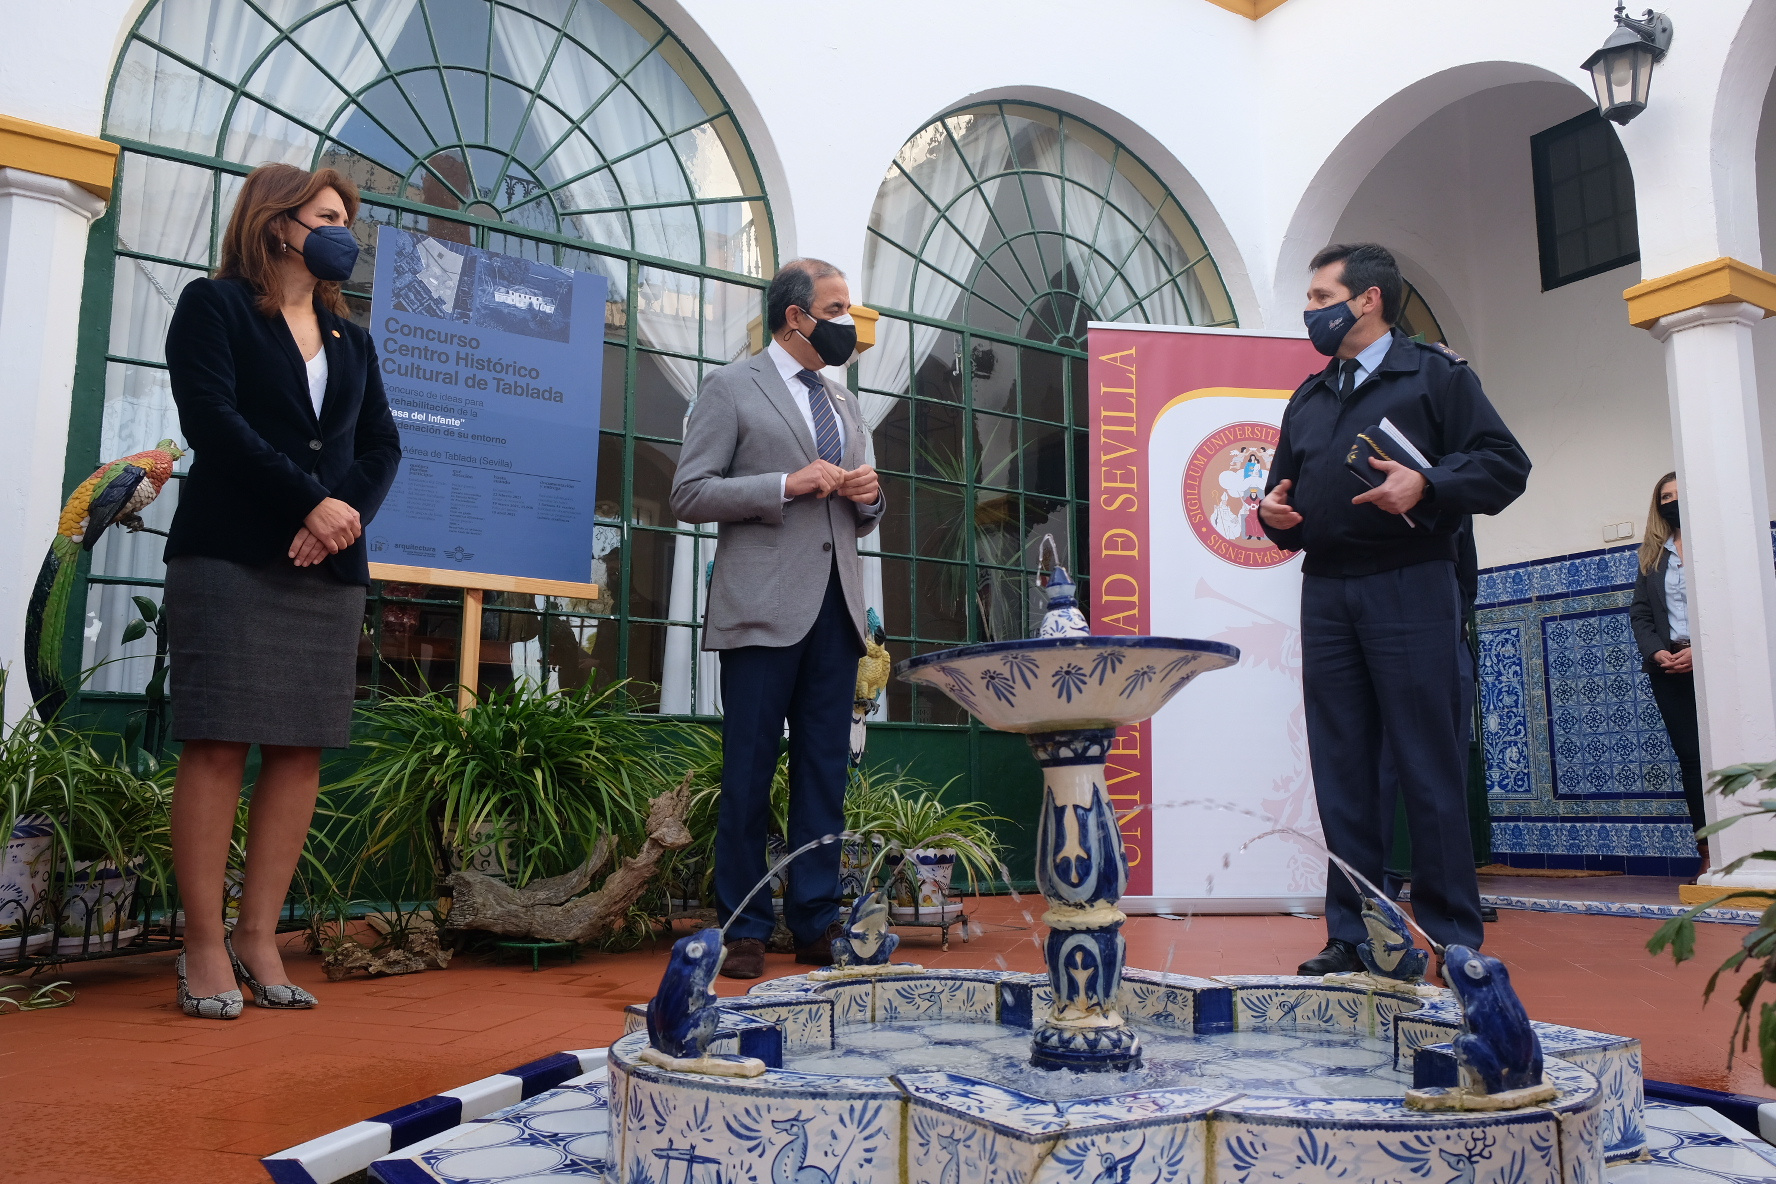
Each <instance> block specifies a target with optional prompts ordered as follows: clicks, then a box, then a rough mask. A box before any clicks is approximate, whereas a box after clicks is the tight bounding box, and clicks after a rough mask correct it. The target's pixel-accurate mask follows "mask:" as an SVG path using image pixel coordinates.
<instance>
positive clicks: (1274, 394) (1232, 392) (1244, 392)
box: [1153, 386, 1295, 426]
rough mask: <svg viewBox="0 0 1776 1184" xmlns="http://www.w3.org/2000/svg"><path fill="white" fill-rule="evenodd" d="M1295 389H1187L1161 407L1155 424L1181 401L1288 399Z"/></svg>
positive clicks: (1221, 387)
mask: <svg viewBox="0 0 1776 1184" xmlns="http://www.w3.org/2000/svg"><path fill="white" fill-rule="evenodd" d="M1294 393H1295V392H1294V391H1285V390H1272V389H1270V388H1268V387H1261V386H1205V387H1199V388H1198V389H1196V390H1193V391H1186V392H1185V393H1184V394H1181V395H1179V396H1178V397H1177V398H1175V399H1173V400H1171V401H1170V402H1168V403H1167V404H1166V405H1165V406H1164V407H1161V408H1160V409H1159V414H1157V415H1155V416H1154V417H1153V422H1154V425H1155V426H1157V425H1158V424H1159V421H1160V420H1162V419H1164V418H1165V413H1166V412H1168V411H1170V410H1171V409H1172V408H1174V407H1176V406H1177V405H1178V404H1180V403H1188V402H1190V401H1191V400H1192V399H1287V398H1288V397H1289V396H1290V395H1292V394H1294Z"/></svg>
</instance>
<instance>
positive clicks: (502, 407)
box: [369, 226, 607, 583]
mask: <svg viewBox="0 0 1776 1184" xmlns="http://www.w3.org/2000/svg"><path fill="white" fill-rule="evenodd" d="M606 290H607V281H606V279H605V277H604V276H602V275H596V274H594V273H591V272H583V271H569V270H568V269H566V268H563V267H555V266H553V265H552V264H548V263H538V262H537V261H535V260H532V259H521V258H519V257H517V256H515V255H502V254H500V253H498V252H496V251H485V250H481V249H480V248H478V247H470V246H464V245H463V244H462V243H456V242H450V241H448V240H445V239H437V238H429V237H427V236H425V235H422V234H415V233H414V232H412V231H409V230H398V229H396V228H395V227H392V226H383V227H380V228H379V229H378V230H377V235H376V290H375V295H374V297H373V298H372V300H371V318H370V319H371V331H372V335H373V336H374V338H375V341H376V356H377V362H378V364H379V365H380V366H381V367H382V381H383V385H384V387H385V388H386V389H387V391H388V401H389V408H390V410H391V411H392V412H393V414H394V417H395V426H396V427H397V428H399V429H400V432H401V471H400V473H399V474H398V475H397V476H396V477H395V484H394V486H393V488H391V489H390V490H389V495H388V498H387V500H385V501H384V502H383V505H382V511H381V512H380V513H379V514H378V515H377V516H376V521H375V523H374V524H373V526H372V529H371V538H370V542H369V550H370V561H371V562H372V563H389V564H401V565H405V566H410V567H421V568H431V569H434V570H439V571H443V572H458V573H471V572H472V573H480V574H494V575H502V576H515V577H523V578H529V579H541V580H560V581H571V582H577V583H584V582H585V581H586V580H587V579H588V578H589V577H590V574H591V570H592V531H593V512H592V502H593V498H594V496H595V492H596V490H597V488H598V414H599V404H600V400H601V394H602V382H603V374H604V304H605V293H606Z"/></svg>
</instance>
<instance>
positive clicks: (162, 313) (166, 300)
mask: <svg viewBox="0 0 1776 1184" xmlns="http://www.w3.org/2000/svg"><path fill="white" fill-rule="evenodd" d="M203 274H204V273H203V272H201V271H192V270H189V269H187V268H184V267H173V266H171V265H169V264H165V263H150V262H148V260H146V259H132V258H129V257H128V256H123V257H121V258H119V259H118V260H117V271H116V273H115V274H114V275H113V276H112V280H111V284H112V292H111V352H112V353H114V354H118V355H121V356H123V357H126V358H141V359H143V360H144V361H149V362H164V361H166V331H167V324H168V322H170V321H171V320H172V319H173V309H174V308H175V307H176V306H177V305H178V303H179V293H180V292H182V291H184V290H185V285H186V284H188V283H190V282H191V281H192V280H195V279H198V278H199V277H201V276H202V275H203Z"/></svg>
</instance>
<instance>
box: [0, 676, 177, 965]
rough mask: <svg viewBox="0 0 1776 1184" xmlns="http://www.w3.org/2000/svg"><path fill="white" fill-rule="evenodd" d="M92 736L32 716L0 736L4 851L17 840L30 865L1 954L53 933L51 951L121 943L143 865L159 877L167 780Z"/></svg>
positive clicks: (1, 922) (164, 865)
mask: <svg viewBox="0 0 1776 1184" xmlns="http://www.w3.org/2000/svg"><path fill="white" fill-rule="evenodd" d="M3 689H4V680H3V677H0V691H3ZM95 741H96V737H95V736H94V735H93V734H91V733H87V732H83V731H81V730H79V729H76V728H73V727H70V726H68V725H67V724H65V723H61V722H59V721H51V722H44V721H42V720H40V719H38V718H37V717H36V716H34V715H26V716H25V717H24V718H23V719H20V720H19V721H18V722H16V723H14V724H13V725H11V726H10V727H8V728H6V729H5V730H4V732H3V734H0V833H5V834H7V835H9V836H15V835H18V836H21V837H19V838H13V839H10V840H9V842H8V851H9V853H12V852H13V844H14V843H18V844H19V849H18V851H17V852H16V853H13V854H15V855H16V858H17V859H18V860H19V862H20V863H21V864H29V865H30V866H31V867H32V869H33V870H32V871H29V872H27V873H26V874H25V885H24V887H23V889H22V891H20V892H18V894H17V896H16V900H17V903H16V904H15V905H13V908H14V909H16V910H17V911H18V913H19V916H18V918H16V919H15V918H12V917H8V916H0V926H5V927H7V928H8V930H9V931H10V932H11V933H12V934H13V937H12V940H11V941H10V942H7V941H5V940H4V939H3V938H0V959H8V958H17V957H20V956H23V955H28V954H30V953H33V952H34V951H35V950H36V949H37V948H41V947H42V946H45V945H47V944H48V942H49V940H50V939H51V938H52V937H55V938H59V939H60V940H59V941H58V950H57V952H58V953H68V952H84V951H85V950H86V949H87V948H89V946H90V945H91V943H92V942H93V939H94V938H95V937H96V938H99V939H100V940H101V941H102V943H103V944H104V945H106V946H109V947H114V946H115V945H117V944H119V943H121V942H123V941H127V940H128V939H129V938H130V937H131V936H133V932H131V931H129V930H128V928H127V925H126V921H127V919H128V918H129V917H130V915H131V914H132V912H133V905H134V901H135V896H136V891H137V885H138V882H139V879H140V876H141V875H142V873H143V871H144V870H147V871H149V872H150V873H151V874H152V875H153V876H154V878H155V879H157V880H161V881H164V879H165V878H166V873H167V871H168V868H169V865H170V862H171V861H170V852H169V850H168V848H167V845H166V843H165V836H166V832H167V809H168V802H169V798H170V793H169V790H168V787H167V785H166V784H165V779H164V778H160V777H143V776H139V775H138V774H137V773H136V772H134V771H132V770H131V769H128V768H126V767H124V765H122V764H120V763H119V761H118V760H116V759H113V758H112V757H110V756H107V755H105V754H104V753H102V752H100V751H99V749H98V747H97V744H96V742H95ZM33 851H34V854H33V853H32V852H33ZM11 862H12V855H9V859H8V866H9V867H10V864H11ZM12 878H18V877H17V876H14V877H12ZM8 895H11V894H8ZM32 897H35V900H34V901H33V900H32V899H30V898H32ZM52 930H53V931H55V932H54V933H52V932H51V931H52Z"/></svg>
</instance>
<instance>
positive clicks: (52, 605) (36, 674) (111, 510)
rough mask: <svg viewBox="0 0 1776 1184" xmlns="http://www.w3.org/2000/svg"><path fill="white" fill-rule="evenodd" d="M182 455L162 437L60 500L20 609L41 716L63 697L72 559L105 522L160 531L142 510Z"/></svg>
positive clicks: (33, 693)
mask: <svg viewBox="0 0 1776 1184" xmlns="http://www.w3.org/2000/svg"><path fill="white" fill-rule="evenodd" d="M184 455H185V450H184V449H183V448H180V447H179V446H178V445H177V444H175V443H173V441H171V440H162V441H161V442H160V443H159V444H157V445H155V446H154V447H153V448H151V449H149V450H148V451H146V452H137V453H133V454H132V455H130V456H126V457H123V458H122V459H120V460H113V461H108V462H106V463H105V464H102V465H100V466H99V467H98V469H97V470H96V471H95V472H94V473H93V475H92V476H90V477H88V478H87V479H86V480H84V481H82V482H81V483H80V485H79V486H78V487H77V488H76V489H75V490H74V492H73V493H71V494H69V495H68V500H67V502H66V503H64V504H63V506H62V516H61V520H60V521H59V522H58V523H57V525H56V533H55V538H54V539H53V540H51V542H50V544H49V554H47V555H45V556H44V557H43V566H42V567H41V568H39V569H38V571H37V584H36V587H34V588H32V589H31V603H30V607H29V608H27V609H26V611H25V678H26V680H27V681H28V682H29V683H30V685H31V697H32V699H34V700H35V701H36V702H37V710H38V712H39V714H41V715H42V716H43V718H44V719H49V718H51V717H52V716H54V715H55V713H56V712H57V711H58V710H60V709H61V706H62V704H63V702H65V701H66V699H67V693H66V692H65V691H64V690H63V688H62V678H61V666H62V639H63V637H65V636H66V633H67V625H68V601H69V597H70V596H71V595H72V593H73V590H74V571H75V567H76V566H77V565H76V563H75V561H76V560H77V559H79V557H80V552H81V551H82V550H86V551H90V550H92V549H93V547H94V546H95V545H96V544H97V543H98V541H99V537H100V536H101V535H103V534H104V533H105V530H106V528H107V527H111V526H121V527H123V528H124V529H125V530H128V531H130V532H132V533H133V532H136V531H143V530H145V531H148V533H149V534H163V533H164V532H163V531H158V530H153V529H151V528H149V527H147V526H144V525H143V524H142V518H141V512H142V510H143V509H145V508H146V507H147V506H148V504H149V503H150V502H152V501H153V500H154V499H155V498H157V497H159V496H160V491H161V489H162V488H164V487H165V485H166V482H167V478H168V477H170V476H171V475H172V472H173V462H175V461H177V460H178V459H179V458H180V457H182V456H184Z"/></svg>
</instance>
